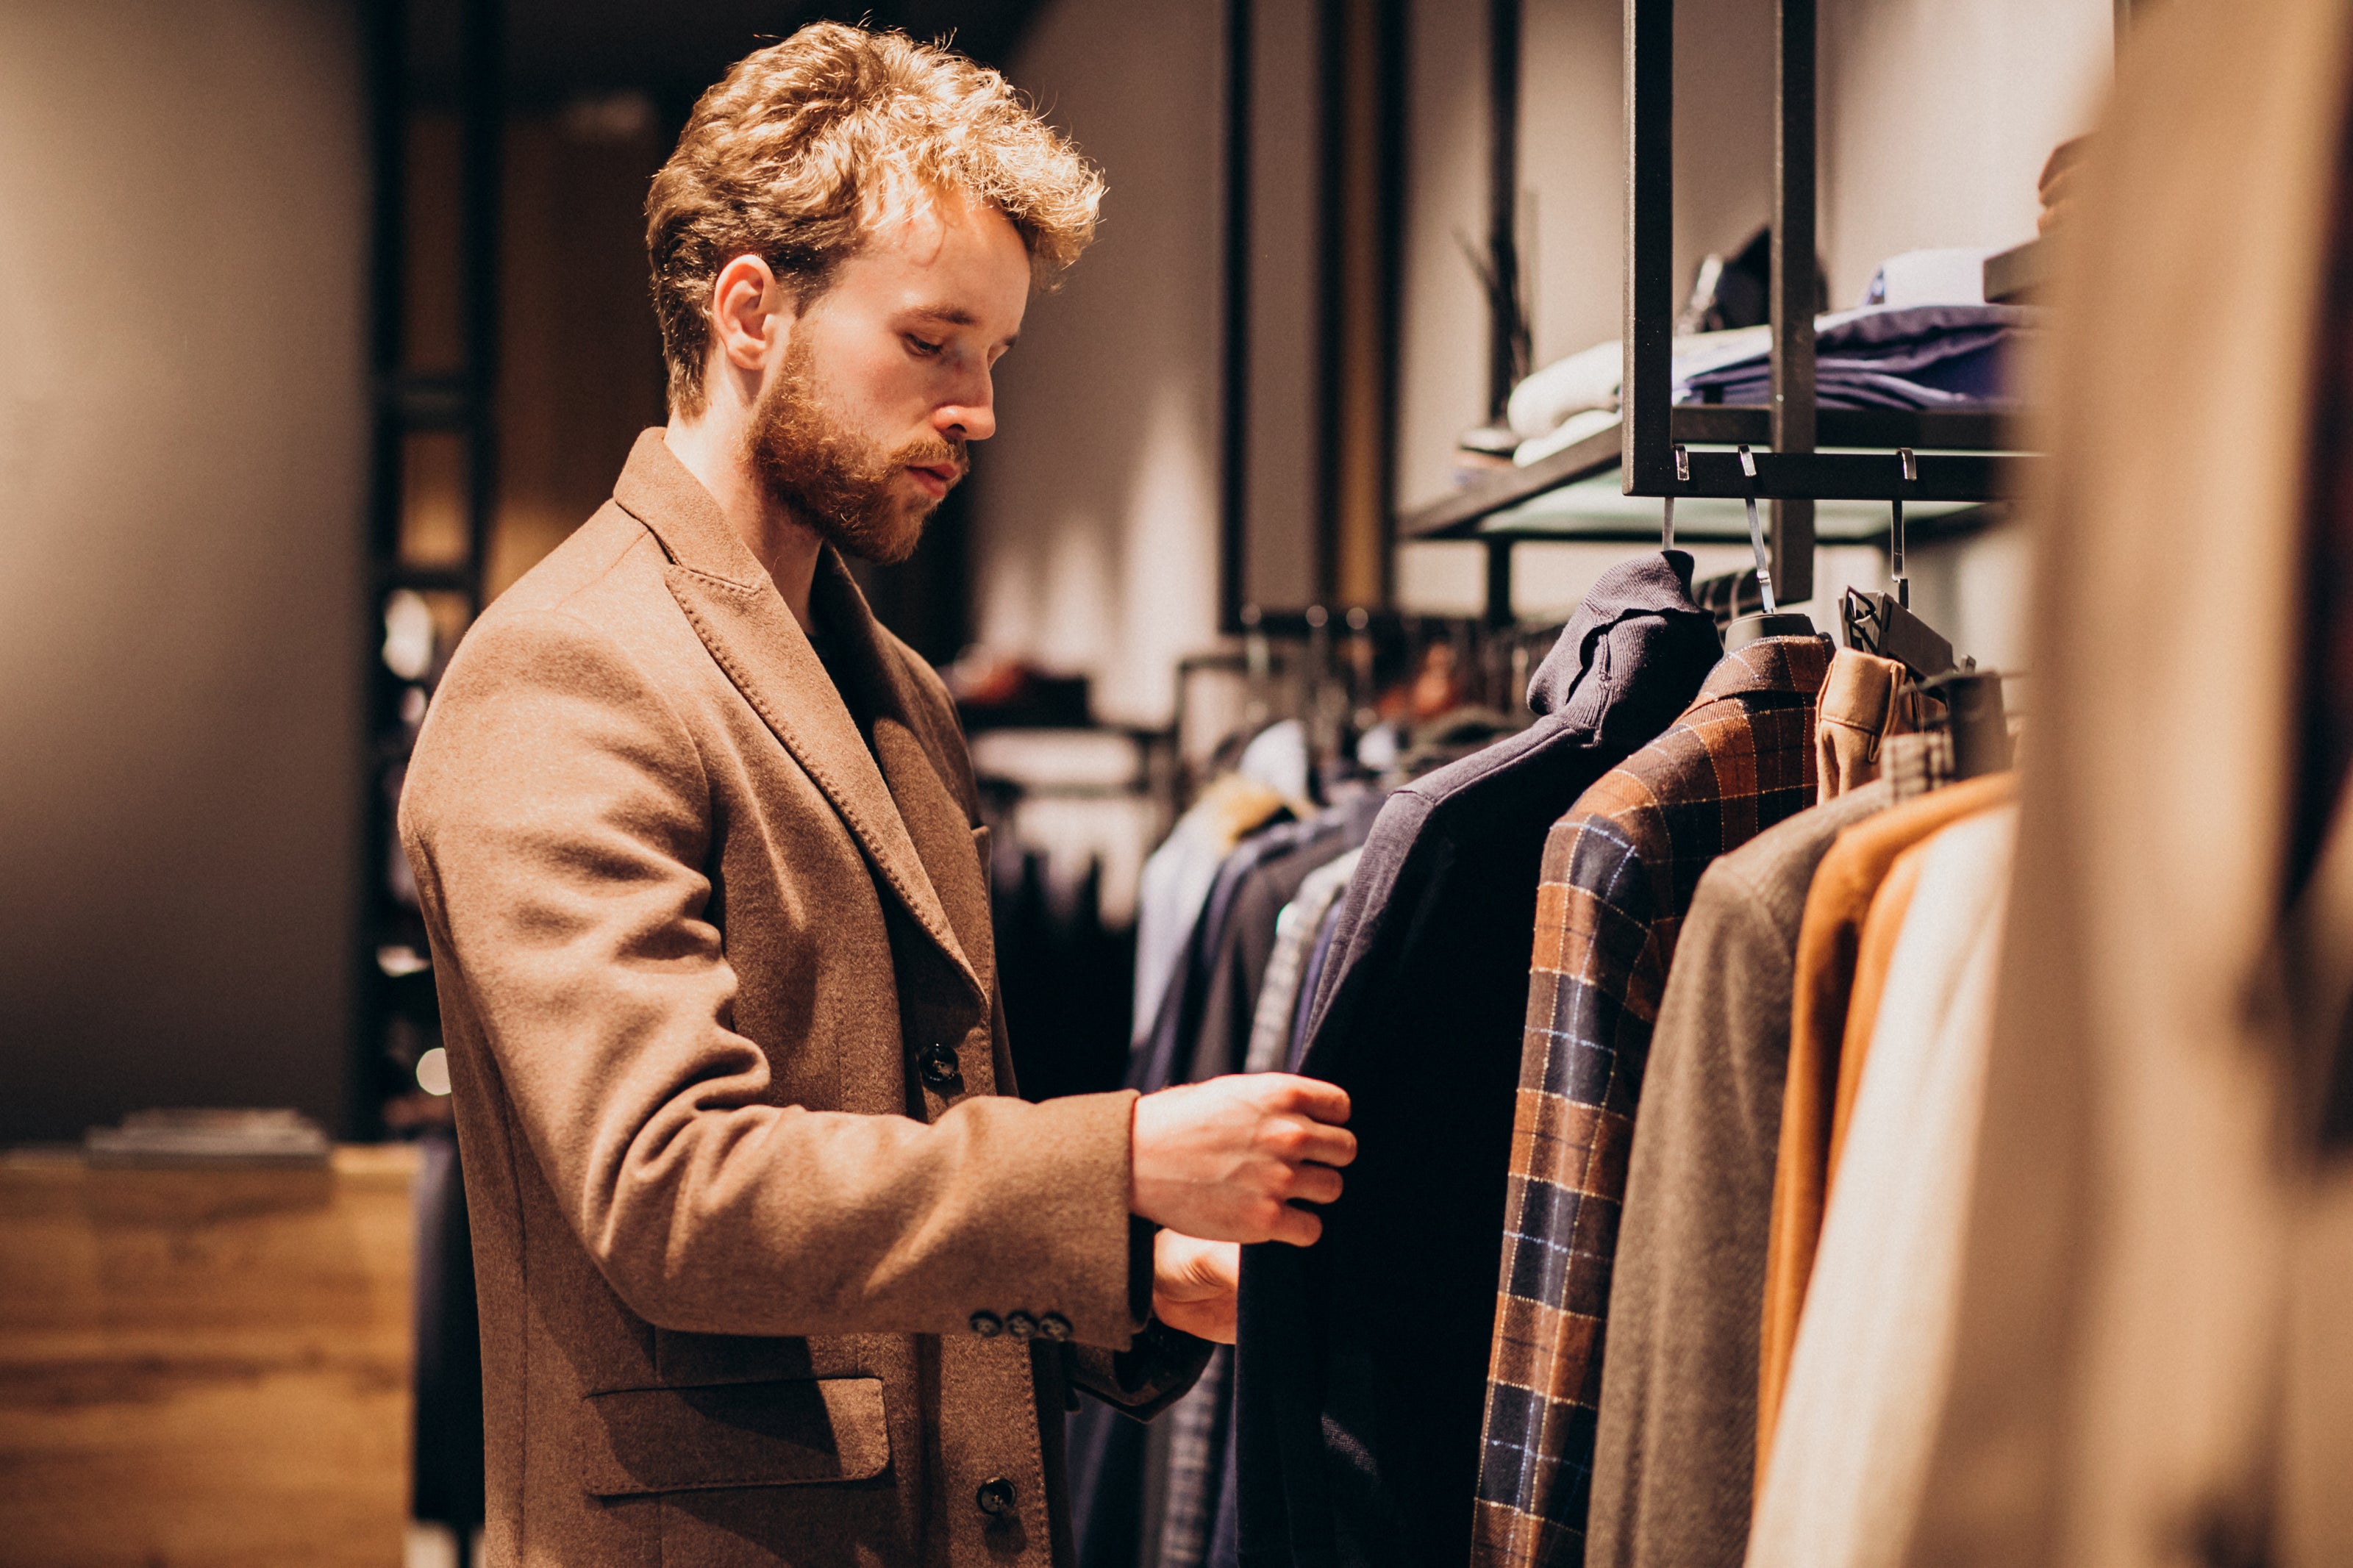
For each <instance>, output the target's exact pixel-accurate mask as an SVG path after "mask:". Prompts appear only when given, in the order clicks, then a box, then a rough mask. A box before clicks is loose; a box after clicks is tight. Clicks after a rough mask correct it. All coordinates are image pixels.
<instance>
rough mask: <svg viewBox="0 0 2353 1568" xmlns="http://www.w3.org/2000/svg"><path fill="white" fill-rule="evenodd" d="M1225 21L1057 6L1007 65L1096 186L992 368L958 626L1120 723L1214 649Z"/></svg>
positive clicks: (1101, 1) (1164, 708) (1059, 2)
mask: <svg viewBox="0 0 2353 1568" xmlns="http://www.w3.org/2000/svg"><path fill="white" fill-rule="evenodd" d="M1220 20H1221V7H1220V6H1219V5H1218V4H1216V0H1172V3H1171V4H1168V5H1153V6H1135V5H1123V4H1116V3H1113V0H1052V3H1050V4H1049V5H1046V6H1045V7H1044V8H1043V10H1042V11H1041V12H1040V13H1039V17H1038V20H1037V23H1036V25H1035V27H1034V30H1033V31H1032V33H1031V35H1030V37H1029V39H1028V41H1027V42H1026V43H1025V44H1024V45H1023V47H1022V48H1021V51H1020V53H1019V54H1018V56H1017V58H1015V60H1014V62H1013V66H1012V69H1011V73H1010V74H1011V75H1012V77H1013V79H1014V80H1015V81H1016V82H1017V83H1018V85H1019V86H1020V87H1021V88H1023V89H1025V90H1026V91H1028V92H1029V93H1031V94H1032V95H1034V96H1035V97H1036V99H1037V100H1038V101H1039V103H1040V104H1041V105H1042V106H1043V107H1044V108H1045V110H1047V112H1048V114H1049V116H1050V119H1051V120H1052V121H1054V123H1055V124H1056V125H1058V126H1060V128H1061V129H1062V130H1063V131H1064V132H1068V133H1069V134H1070V135H1071V136H1072V137H1074V138H1075V139H1076V140H1077V142H1078V143H1079V145H1080V146H1081V147H1082V148H1083V149H1084V150H1085V151H1086V152H1087V153H1088V154H1089V155H1090V156H1091V157H1092V158H1093V159H1095V161H1096V162H1098V163H1101V164H1102V165H1103V169H1104V172H1105V174H1107V176H1108V177H1109V180H1110V185H1111V193H1110V195H1109V197H1108V199H1107V200H1106V201H1105V202H1104V204H1103V228H1102V232H1101V236H1100V237H1099V238H1098V239H1097V240H1096V242H1095V244H1094V247H1093V248H1092V249H1091V250H1090V251H1088V253H1087V254H1086V256H1085V257H1084V258H1082V260H1081V261H1080V262H1079V264H1078V266H1077V268H1075V269H1074V270H1073V271H1072V272H1071V274H1070V277H1069V279H1068V281H1067V282H1066V283H1065V284H1064V286H1063V288H1062V289H1061V291H1060V293H1057V294H1053V295H1049V296H1046V297H1043V298H1040V299H1038V300H1033V301H1032V303H1031V305H1030V308H1029V319H1028V321H1026V322H1025V323H1024V324H1023V327H1022V330H1021V342H1020V344H1019V346H1018V347H1017V348H1016V349H1015V350H1014V351H1013V352H1012V353H1010V354H1008V356H1007V357H1006V359H1005V361H1004V362H1003V364H1002V367H1001V368H1000V370H999V372H998V374H997V397H998V403H999V407H998V434H997V437H996V438H995V439H994V440H992V441H990V442H988V443H987V446H986V447H981V448H976V450H975V453H974V457H973V467H974V473H975V482H976V501H975V519H974V522H975V530H974V539H973V564H974V574H975V579H976V581H975V590H974V591H975V602H974V622H975V626H976V632H977V635H978V637H979V638H980V640H982V641H983V642H985V643H987V644H990V645H992V646H995V647H1004V648H1007V649H1009V650H1012V651H1015V652H1019V653H1026V654H1028V655H1029V656H1031V657H1033V658H1039V659H1040V660H1042V661H1044V662H1046V663H1047V664H1049V665H1051V666H1054V667H1056V668H1063V669H1070V670H1083V671H1085V672H1087V673H1090V674H1092V676H1093V677H1094V678H1095V706H1096V709H1097V710H1098V712H1100V713H1102V714H1103V715H1104V716H1105V717H1107V718H1112V719H1115V720H1123V721H1140V722H1163V721H1166V719H1167V717H1168V715H1169V711H1170V707H1171V682H1172V680H1173V679H1174V670H1175V667H1176V659H1177V658H1180V657H1181V656H1183V655H1185V654H1187V653H1190V652H1193V651H1195V650H1196V649H1198V648H1201V647H1208V646H1209V645H1211V644H1212V643H1213V642H1214V641H1215V636H1216V629H1217V537H1218V408H1219V379H1218V376H1219V372H1218V363H1219V348H1218V334H1219V303H1218V299H1219V296H1218V279H1219V254H1220V252H1219V127H1220V110H1219V103H1220V101H1221V99H1220V96H1219V94H1220V90H1221V89H1220V84H1219V68H1220V60H1221V58H1222V44H1221V33H1220V30H1219V24H1220Z"/></svg>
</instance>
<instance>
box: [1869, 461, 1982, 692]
mask: <svg viewBox="0 0 2353 1568" xmlns="http://www.w3.org/2000/svg"><path fill="white" fill-rule="evenodd" d="M1895 458H1896V461H1897V462H1899V463H1901V464H1902V465H1903V474H1904V482H1905V484H1914V483H1916V482H1917V481H1918V480H1919V478H1920V469H1919V466H1918V465H1917V464H1916V463H1915V462H1914V461H1913V458H1912V449H1911V448H1910V447H1897V448H1896V452H1895ZM1889 504H1890V506H1891V507H1892V508H1893V515H1892V516H1891V518H1890V520H1889V522H1888V530H1887V565H1888V574H1889V575H1890V576H1892V577H1894V579H1895V592H1894V594H1893V595H1888V594H1873V593H1867V592H1865V591H1864V590H1862V589H1860V588H1849V589H1848V590H1847V591H1846V594H1845V595H1844V597H1843V598H1842V599H1841V601H1840V604H1839V620H1840V622H1841V625H1842V626H1844V628H1845V631H1846V646H1847V647H1852V648H1861V649H1862V651H1863V652H1865V653H1874V654H1877V655H1878V656H1879V657H1880V658H1892V659H1894V660H1895V661H1896V662H1897V663H1898V664H1901V665H1902V666H1903V667H1904V668H1905V669H1907V670H1909V671H1911V672H1912V679H1915V680H1920V681H1926V680H1929V679H1934V678H1936V677H1937V676H1940V675H1943V674H1945V673H1946V672H1947V670H1950V669H1953V668H1955V660H1954V658H1953V645H1952V643H1951V642H1950V641H1949V640H1948V639H1947V638H1946V637H1944V636H1943V635H1941V634H1940V633H1939V632H1938V631H1937V630H1936V627H1934V626H1930V625H1929V624H1928V623H1927V622H1926V621H1924V620H1922V619H1921V618H1920V617H1919V616H1915V615H1914V614H1913V613H1912V580H1911V578H1909V577H1908V576H1906V575H1905V570H1904V543H1905V541H1904V498H1903V497H1902V496H1900V495H1899V496H1897V497H1895V498H1894V500H1893V501H1892V502H1890V503H1889ZM1972 668H1973V667H1972Z"/></svg>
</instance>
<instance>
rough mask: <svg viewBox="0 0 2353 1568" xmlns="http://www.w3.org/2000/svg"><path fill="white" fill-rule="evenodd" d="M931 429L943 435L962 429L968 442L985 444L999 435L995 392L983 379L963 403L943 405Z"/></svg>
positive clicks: (935, 413) (936, 412)
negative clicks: (992, 437) (990, 438)
mask: <svg viewBox="0 0 2353 1568" xmlns="http://www.w3.org/2000/svg"><path fill="white" fill-rule="evenodd" d="M932 428H933V429H934V430H937V431H938V432H939V433H940V434H941V435H943V436H944V435H946V434H948V432H949V431H951V430H961V431H962V432H963V433H964V438H965V440H967V441H986V440H987V439H988V438H989V437H991V436H994V435H996V434H997V399H996V396H995V389H994V388H993V387H992V386H991V385H990V384H989V382H988V381H987V380H986V379H984V380H983V381H982V382H981V384H979V386H978V387H976V388H975V389H973V391H972V392H971V393H970V394H969V395H967V396H966V398H965V400H964V401H962V402H957V403H943V404H942V405H940V406H939V407H938V408H936V409H934V410H933V412H932Z"/></svg>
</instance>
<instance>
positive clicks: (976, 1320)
mask: <svg viewBox="0 0 2353 1568" xmlns="http://www.w3.org/2000/svg"><path fill="white" fill-rule="evenodd" d="M972 1331H973V1332H974V1333H976V1334H978V1335H979V1336H980V1337H981V1338H982V1339H985V1340H993V1339H995V1338H996V1337H997V1335H999V1334H1001V1333H1003V1332H1004V1331H1005V1324H1004V1322H1003V1321H1001V1320H1000V1319H999V1318H998V1317H997V1314H996V1313H994V1312H975V1313H974V1314H973V1315H972Z"/></svg>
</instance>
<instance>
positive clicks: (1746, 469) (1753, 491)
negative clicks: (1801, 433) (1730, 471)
mask: <svg viewBox="0 0 2353 1568" xmlns="http://www.w3.org/2000/svg"><path fill="white" fill-rule="evenodd" d="M1740 472H1741V474H1742V476H1743V477H1744V478H1745V479H1746V480H1747V482H1746V484H1745V485H1743V486H1742V487H1741V488H1742V489H1743V490H1745V491H1746V496H1745V497H1744V499H1745V500H1746V501H1747V503H1748V547H1749V549H1751V550H1752V551H1754V552H1756V554H1757V595H1758V596H1759V597H1761V598H1762V599H1763V600H1764V601H1765V613H1766V614H1767V615H1768V616H1769V615H1772V614H1774V613H1775V611H1776V610H1777V609H1778V607H1779V606H1778V605H1775V603H1774V602H1773V565H1772V558H1771V557H1770V556H1768V555H1767V554H1766V553H1765V525H1764V523H1763V522H1761V521H1758V520H1757V454H1756V453H1754V452H1751V451H1750V450H1749V449H1748V448H1747V447H1745V446H1744V447H1741V448H1740Z"/></svg>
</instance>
